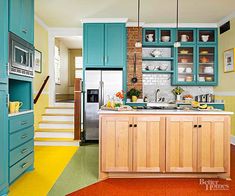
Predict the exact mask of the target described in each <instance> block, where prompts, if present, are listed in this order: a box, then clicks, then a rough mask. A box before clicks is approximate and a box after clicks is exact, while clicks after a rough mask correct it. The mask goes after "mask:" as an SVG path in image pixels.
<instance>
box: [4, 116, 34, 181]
mask: <svg viewBox="0 0 235 196" xmlns="http://www.w3.org/2000/svg"><path fill="white" fill-rule="evenodd" d="M33 119H34V116H33V112H28V113H26V114H19V115H15V116H10V117H9V164H8V167H9V184H12V183H13V182H14V181H15V180H16V179H18V178H19V177H20V176H21V175H22V174H24V173H25V172H26V171H29V170H32V169H33V168H34V127H33V124H34V120H33Z"/></svg>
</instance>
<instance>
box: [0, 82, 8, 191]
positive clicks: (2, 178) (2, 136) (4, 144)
mask: <svg viewBox="0 0 235 196" xmlns="http://www.w3.org/2000/svg"><path fill="white" fill-rule="evenodd" d="M7 99H8V98H7V86H6V85H0V108H1V112H0V122H1V128H0V157H1V161H0V195H3V194H6V192H7V191H8V169H7V168H8V167H7V164H8V133H7V127H8V121H7V119H8V117H7V114H8V112H7V103H8V101H7Z"/></svg>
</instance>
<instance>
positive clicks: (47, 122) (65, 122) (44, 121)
mask: <svg viewBox="0 0 235 196" xmlns="http://www.w3.org/2000/svg"><path fill="white" fill-rule="evenodd" d="M39 124H74V122H73V121H47V120H43V121H40V122H39Z"/></svg>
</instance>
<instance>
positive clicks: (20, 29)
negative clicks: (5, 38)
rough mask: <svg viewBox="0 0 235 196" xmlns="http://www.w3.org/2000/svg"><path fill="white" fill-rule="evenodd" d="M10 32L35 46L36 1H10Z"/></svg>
mask: <svg viewBox="0 0 235 196" xmlns="http://www.w3.org/2000/svg"><path fill="white" fill-rule="evenodd" d="M9 19H10V20H9V31H11V32H12V33H14V34H16V35H17V36H19V37H21V38H22V39H24V40H26V41H27V42H29V43H31V44H34V0H9Z"/></svg>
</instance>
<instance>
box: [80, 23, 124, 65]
mask: <svg viewBox="0 0 235 196" xmlns="http://www.w3.org/2000/svg"><path fill="white" fill-rule="evenodd" d="M83 27H84V30H83V33H84V34H83V36H84V47H83V51H84V53H83V61H84V66H85V68H122V67H123V66H124V65H125V59H126V58H125V56H126V28H125V24H124V23H107V24H103V23H87V24H84V26H83Z"/></svg>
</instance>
